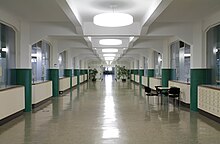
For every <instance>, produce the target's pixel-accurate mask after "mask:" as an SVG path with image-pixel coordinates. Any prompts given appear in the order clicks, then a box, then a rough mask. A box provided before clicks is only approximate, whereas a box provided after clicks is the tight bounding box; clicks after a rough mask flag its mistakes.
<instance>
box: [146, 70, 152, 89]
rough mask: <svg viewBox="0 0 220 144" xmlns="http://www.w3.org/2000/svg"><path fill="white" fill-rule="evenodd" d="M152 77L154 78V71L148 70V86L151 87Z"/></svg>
mask: <svg viewBox="0 0 220 144" xmlns="http://www.w3.org/2000/svg"><path fill="white" fill-rule="evenodd" d="M150 77H154V69H148V70H147V83H148V86H149V84H150V83H149V78H150Z"/></svg>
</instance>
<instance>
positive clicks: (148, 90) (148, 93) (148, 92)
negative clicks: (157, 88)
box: [144, 86, 157, 96]
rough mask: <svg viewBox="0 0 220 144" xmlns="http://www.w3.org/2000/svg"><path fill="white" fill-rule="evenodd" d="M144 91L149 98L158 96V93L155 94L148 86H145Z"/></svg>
mask: <svg viewBox="0 0 220 144" xmlns="http://www.w3.org/2000/svg"><path fill="white" fill-rule="evenodd" d="M144 90H145V93H146V95H147V96H155V95H157V94H156V93H153V92H152V90H151V88H150V87H148V86H145V87H144Z"/></svg>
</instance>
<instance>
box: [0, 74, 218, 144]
mask: <svg viewBox="0 0 220 144" xmlns="http://www.w3.org/2000/svg"><path fill="white" fill-rule="evenodd" d="M219 142H220V124H219V123H216V122H214V121H212V120H210V119H207V118H205V117H204V116H201V115H200V114H198V113H195V112H189V111H188V110H187V109H185V108H182V107H180V108H179V107H178V106H176V107H173V105H172V104H168V103H167V99H166V98H164V99H163V103H161V98H159V99H158V97H157V96H154V97H153V96H151V97H147V96H145V94H144V90H143V89H142V88H140V87H139V85H136V84H134V83H131V82H130V81H127V82H126V83H122V82H119V81H118V82H116V81H115V80H113V78H112V76H106V77H105V79H104V80H103V81H97V82H89V83H84V84H82V85H80V86H79V87H77V88H76V89H73V90H72V91H70V92H68V93H64V94H63V95H62V96H60V97H58V98H52V100H51V101H49V102H48V103H47V104H45V105H44V106H43V107H42V108H40V109H38V110H35V111H34V112H32V113H25V114H24V116H21V117H19V118H17V119H15V120H13V121H11V122H9V123H7V124H5V125H3V126H1V127H0V144H219Z"/></svg>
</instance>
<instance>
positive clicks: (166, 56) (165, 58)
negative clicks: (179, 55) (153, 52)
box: [162, 40, 170, 69]
mask: <svg viewBox="0 0 220 144" xmlns="http://www.w3.org/2000/svg"><path fill="white" fill-rule="evenodd" d="M169 68H170V48H169V41H168V40H164V41H163V53H162V69H169Z"/></svg>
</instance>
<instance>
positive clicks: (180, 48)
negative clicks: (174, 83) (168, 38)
mask: <svg viewBox="0 0 220 144" xmlns="http://www.w3.org/2000/svg"><path fill="white" fill-rule="evenodd" d="M170 52H171V61H170V63H171V69H172V74H171V77H172V80H178V81H182V82H187V83H189V82H190V57H191V55H190V45H188V44H186V43H184V42H182V41H177V42H174V43H172V44H171V45H170Z"/></svg>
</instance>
